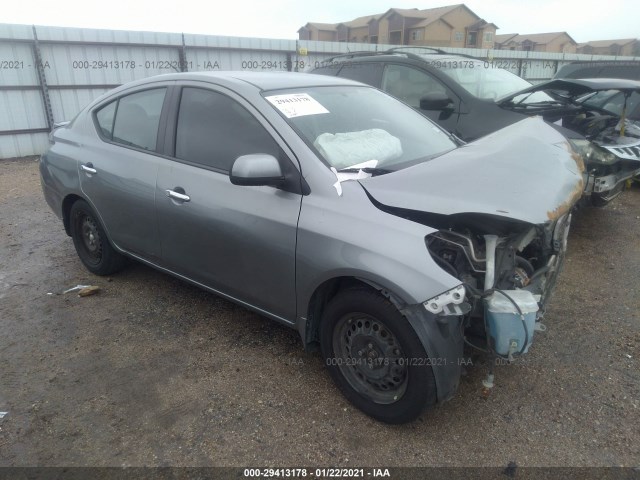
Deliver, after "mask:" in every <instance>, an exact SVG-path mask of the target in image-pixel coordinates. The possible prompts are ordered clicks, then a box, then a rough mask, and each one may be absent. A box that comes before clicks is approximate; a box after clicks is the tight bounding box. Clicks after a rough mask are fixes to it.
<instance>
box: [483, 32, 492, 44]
mask: <svg viewBox="0 0 640 480" xmlns="http://www.w3.org/2000/svg"><path fill="white" fill-rule="evenodd" d="M484 41H485V42H491V41H493V33H492V32H485V33H484Z"/></svg>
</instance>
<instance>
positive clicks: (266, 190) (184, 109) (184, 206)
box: [156, 82, 302, 320]
mask: <svg viewBox="0 0 640 480" xmlns="http://www.w3.org/2000/svg"><path fill="white" fill-rule="evenodd" d="M174 108H175V111H176V115H175V117H173V122H175V123H174V124H173V125H172V124H171V123H170V124H169V125H168V128H167V132H168V135H169V138H168V143H169V146H168V147H167V152H166V153H169V154H170V155H169V156H170V157H171V158H172V160H167V161H165V162H163V163H162V164H161V165H160V166H159V170H158V180H157V190H156V196H157V216H158V226H159V232H160V239H161V245H162V264H163V265H164V266H165V267H166V268H168V269H170V270H172V271H174V272H176V273H179V274H181V275H183V276H185V277H187V278H189V279H191V280H195V281H196V282H198V283H201V284H203V285H206V286H208V287H209V288H212V289H214V290H216V291H218V292H220V293H224V294H226V295H229V296H231V297H233V298H234V299H237V300H240V301H242V302H245V303H247V304H249V305H251V306H253V307H256V308H259V309H261V310H263V311H265V312H268V313H270V314H272V315H274V316H277V317H279V318H281V319H285V320H293V319H294V318H295V314H296V312H295V298H296V297H295V251H296V229H297V224H298V215H299V213H300V204H301V200H302V196H301V195H299V194H295V193H289V192H285V191H282V190H279V189H277V188H273V187H262V186H256V187H253V186H237V185H233V184H232V183H231V182H230V180H229V170H230V169H231V165H232V164H233V161H234V160H235V159H236V158H237V157H239V156H241V155H247V154H252V153H266V154H270V155H273V156H275V157H276V158H278V159H279V160H280V162H281V164H283V162H291V160H292V155H291V152H285V150H286V149H287V147H286V144H284V143H283V142H282V140H281V139H280V138H279V137H278V136H277V134H276V133H275V131H274V130H273V129H272V127H271V126H270V125H269V124H268V123H267V122H266V121H265V120H264V119H263V118H262V117H261V116H260V115H259V114H258V113H257V111H255V109H253V108H252V107H251V105H250V104H248V102H246V101H245V100H244V99H242V98H240V97H239V96H237V95H236V94H234V93H233V92H231V91H228V90H226V89H224V88H222V87H219V88H216V87H213V86H211V85H210V84H200V83H198V82H194V83H187V84H185V85H184V86H183V87H182V88H181V91H180V92H179V96H178V97H177V98H176V103H175V105H174ZM292 163H293V164H294V165H296V164H297V162H292ZM172 192H173V193H172ZM176 193H177V194H178V195H175V194H176ZM168 195H171V196H168ZM181 196H182V197H181Z"/></svg>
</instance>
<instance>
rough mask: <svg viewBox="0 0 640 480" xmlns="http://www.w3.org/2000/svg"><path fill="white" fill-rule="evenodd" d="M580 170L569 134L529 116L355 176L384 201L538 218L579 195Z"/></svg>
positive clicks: (550, 216)
mask: <svg viewBox="0 0 640 480" xmlns="http://www.w3.org/2000/svg"><path fill="white" fill-rule="evenodd" d="M583 170H584V166H583V163H582V159H581V158H580V156H579V155H577V154H576V153H575V152H574V151H573V150H572V149H571V147H570V146H569V144H568V142H567V140H566V138H565V137H563V136H562V135H561V134H560V133H559V132H557V131H556V130H555V129H553V128H551V127H550V126H549V125H547V124H546V123H545V122H544V121H543V120H542V119H541V118H540V117H532V118H527V119H524V120H522V121H520V122H518V123H516V124H513V125H510V126H508V127H506V128H503V129H502V130H499V131H497V132H495V133H493V134H491V135H488V136H486V137H483V138H481V139H480V140H477V141H475V142H473V143H469V144H467V145H465V146H463V147H461V148H458V149H456V150H454V151H452V152H449V153H447V154H444V155H442V156H440V157H437V158H435V159H432V160H430V161H427V162H424V163H421V164H418V165H415V166H412V167H409V168H406V169H404V170H400V171H398V172H394V173H393V174H389V175H381V176H376V177H371V178H367V179H362V180H359V181H360V183H361V185H362V186H363V187H364V188H365V190H366V191H367V193H368V194H369V195H370V197H371V198H373V199H374V200H375V201H376V202H378V203H379V204H380V205H383V206H387V207H393V208H400V209H403V210H408V211H419V212H430V213H433V214H437V215H459V214H485V215H490V216H492V217H502V218H504V219H511V220H517V221H521V222H527V223H530V224H543V223H547V222H549V221H553V220H555V219H557V218H559V217H560V216H562V215H564V214H565V213H567V212H568V211H569V210H570V209H571V207H572V206H573V205H574V204H575V202H577V201H578V199H579V198H580V196H581V195H582V190H583V187H584V185H583V178H582V172H583Z"/></svg>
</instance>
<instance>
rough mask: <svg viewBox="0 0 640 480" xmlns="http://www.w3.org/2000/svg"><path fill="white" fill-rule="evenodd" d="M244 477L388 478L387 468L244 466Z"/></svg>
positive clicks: (389, 474)
mask: <svg viewBox="0 0 640 480" xmlns="http://www.w3.org/2000/svg"><path fill="white" fill-rule="evenodd" d="M242 476H243V477H245V478H256V477H257V478H279V477H285V478H296V477H297V478H307V477H308V478H365V477H373V478H390V477H391V472H390V471H389V469H388V468H245V469H244V471H243V474H242Z"/></svg>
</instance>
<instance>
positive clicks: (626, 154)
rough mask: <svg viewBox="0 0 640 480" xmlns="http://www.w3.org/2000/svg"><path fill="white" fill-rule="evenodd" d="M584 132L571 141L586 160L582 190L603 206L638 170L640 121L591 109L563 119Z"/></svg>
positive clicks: (595, 203)
mask: <svg viewBox="0 0 640 480" xmlns="http://www.w3.org/2000/svg"><path fill="white" fill-rule="evenodd" d="M565 123H566V124H568V125H570V128H571V129H573V130H575V131H577V132H580V133H582V134H583V135H585V139H584V140H576V139H573V140H572V141H571V142H572V144H573V147H574V149H575V150H576V151H578V152H579V153H580V154H581V155H582V157H583V159H584V162H585V166H586V169H587V174H588V180H587V182H586V188H585V192H586V193H587V194H588V195H590V198H591V202H592V203H593V204H594V205H596V206H604V205H606V204H607V203H609V202H610V201H611V200H613V199H614V198H616V197H617V196H618V195H620V193H622V191H623V190H624V184H625V181H626V180H628V179H630V178H632V177H634V176H636V175H638V174H640V125H638V123H637V122H631V121H628V120H626V121H625V122H624V125H625V128H624V129H622V128H621V125H622V123H621V120H620V118H618V117H616V116H614V115H602V114H599V113H594V112H587V113H581V114H579V115H577V116H575V117H573V118H570V119H567V121H566V122H565Z"/></svg>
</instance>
